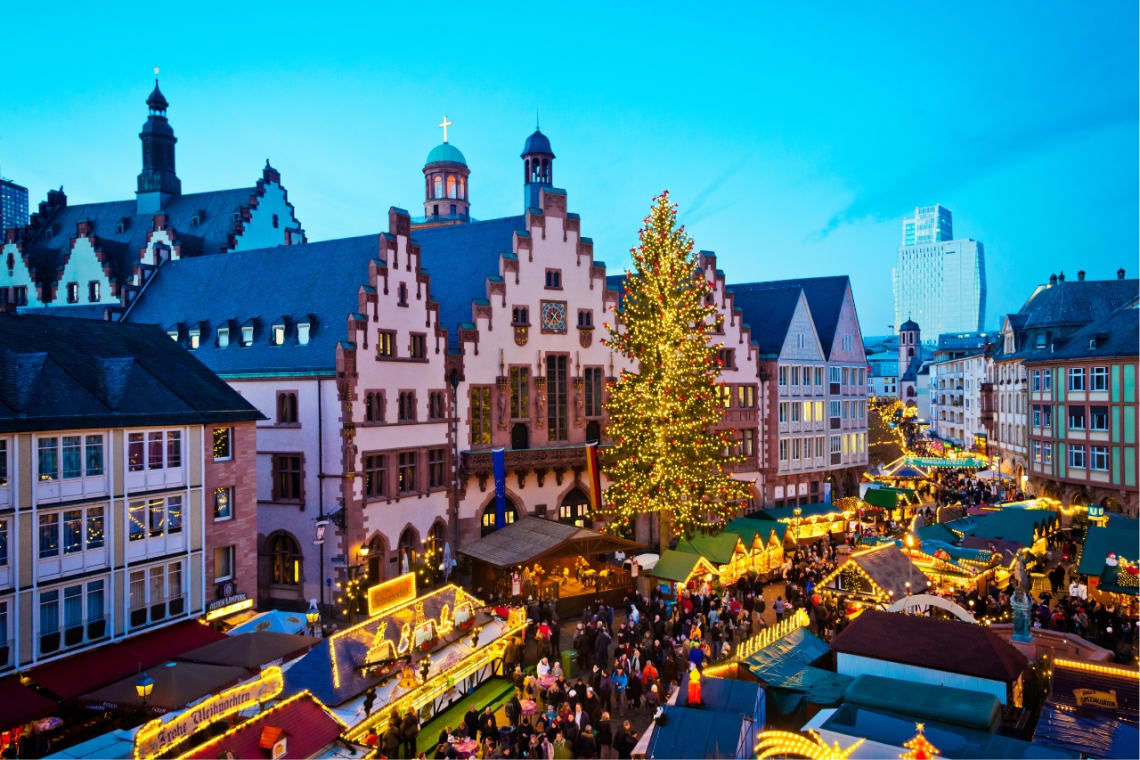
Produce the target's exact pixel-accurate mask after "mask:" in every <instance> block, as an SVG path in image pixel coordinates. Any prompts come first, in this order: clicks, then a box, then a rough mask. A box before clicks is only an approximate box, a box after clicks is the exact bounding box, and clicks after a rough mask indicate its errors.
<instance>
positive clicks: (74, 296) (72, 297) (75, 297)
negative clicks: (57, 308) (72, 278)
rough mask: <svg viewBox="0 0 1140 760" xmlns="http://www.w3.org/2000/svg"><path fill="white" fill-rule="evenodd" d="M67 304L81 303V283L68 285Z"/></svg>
mask: <svg viewBox="0 0 1140 760" xmlns="http://www.w3.org/2000/svg"><path fill="white" fill-rule="evenodd" d="M67 302H68V303H79V283H78V282H69V283H67Z"/></svg>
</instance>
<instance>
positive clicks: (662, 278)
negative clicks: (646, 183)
mask: <svg viewBox="0 0 1140 760" xmlns="http://www.w3.org/2000/svg"><path fill="white" fill-rule="evenodd" d="M676 222H677V207H676V204H673V203H670V202H669V194H668V192H665V193H662V194H661V195H659V196H658V197H657V198H655V199H654V204H653V207H652V209H651V210H650V212H649V216H648V217H646V219H645V222H644V226H643V227H642V229H641V231H640V233H639V239H640V244H639V245H638V246H637V247H636V248H634V249H632V251H631V253H632V256H633V271H632V272H630V273H628V274H627V276H626V278H625V284H624V289H625V293H624V295H623V297H622V303H621V311H620V314H615V322H617V324H613V325H611V324H610V323H608V322H607V323H606V324H605V325H604V327H605V328H606V329H607V330H608V331H609V336H608V337H607V338H605V339H604V340H603V342H604V344H605V345H606V346H608V347H609V348H611V349H613V350H614V351H616V352H618V353H620V354H622V355H623V356H625V357H627V358H629V359H630V360H632V361H633V362H634V363H636V365H637V368H638V369H637V373H636V374H635V373H633V372H628V371H623V372H622V373H621V376H620V377H619V378H618V379H617V381H616V382H615V383H614V384H613V385H612V386H611V388H610V400H609V404H608V405H607V411H608V413H609V419H610V424H609V434H610V437H611V438H612V439H613V441H614V448H613V451H612V453H611V455H610V456H608V457H606V463H605V472H606V476H607V478H608V479H609V482H610V484H611V485H610V486H609V487H608V488H606V492H605V500H604V501H605V504H604V505H603V507H602V509H601V510H600V512H601V513H602V514H603V515H606V516H608V517H610V518H611V520H610V522H609V523H608V525H607V528H608V529H609V530H611V531H613V532H616V533H621V534H625V535H628V534H629V533H630V531H631V530H632V526H633V520H634V519H635V517H636V516H637V515H639V514H652V515H657V518H658V520H659V523H660V527H661V530H660V537H661V544H662V547H663V548H664V547H667V545H668V543H669V540H670V538H671V537H672V535H673V533H674V532H677V533H681V534H684V535H686V536H691V535H692V534H693V533H694V532H696V531H697V530H701V529H709V528H717V527H720V526H722V525H723V524H724V522H725V521H726V519H728V518H729V517H731V516H732V515H733V514H735V512H736V511H737V510H738V509H739V506H740V504H741V503H742V502H743V501H744V500H746V499H747V498H748V496H749V491H750V487H749V485H748V484H747V483H743V482H740V481H737V480H734V479H732V478H731V477H729V476H728V475H727V474H726V472H725V465H727V464H730V463H733V462H738V461H741V458H740V457H738V456H730V455H728V456H726V454H725V452H726V451H727V450H729V449H730V448H731V447H732V446H733V444H734V443H735V442H736V441H735V439H736V436H737V432H736V431H735V430H719V431H717V430H713V428H714V427H715V426H716V425H718V424H719V423H720V421H721V419H722V417H723V416H724V405H723V401H722V400H721V399H722V396H721V394H722V393H723V392H724V391H723V388H724V387H725V386H724V384H723V383H722V382H720V371H721V361H720V359H719V358H718V356H717V351H718V350H719V349H720V348H721V347H722V346H721V344H719V343H712V342H711V341H710V339H711V338H712V336H713V335H715V334H717V333H719V329H720V322H721V317H720V315H719V314H718V312H717V309H716V307H715V306H713V305H712V304H710V303H709V302H708V300H707V296H708V295H709V294H710V293H711V292H712V289H713V285H714V284H713V283H711V282H709V281H708V280H706V279H705V277H704V275H703V274H702V272H701V269H700V266H699V262H698V259H697V255H696V253H695V251H694V248H693V241H692V239H691V238H690V237H688V236H687V235H686V234H685V228H684V227H683V226H682V227H678V226H677V224H676Z"/></svg>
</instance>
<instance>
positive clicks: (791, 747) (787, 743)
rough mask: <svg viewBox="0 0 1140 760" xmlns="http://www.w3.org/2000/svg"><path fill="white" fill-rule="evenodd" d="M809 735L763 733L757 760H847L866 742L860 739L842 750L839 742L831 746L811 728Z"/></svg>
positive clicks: (758, 742)
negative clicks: (771, 759)
mask: <svg viewBox="0 0 1140 760" xmlns="http://www.w3.org/2000/svg"><path fill="white" fill-rule="evenodd" d="M807 733H808V735H809V736H804V735H802V734H797V733H793V732H791V731H761V732H760V736H759V737H758V738H759V741H757V743H756V758H757V760H765V759H766V758H769V757H793V756H795V757H806V758H808V760H847V758H849V757H851V755H852V753H854V752H855V750H857V749H858V748H859V746H860V745H862V744H863V742H865V741H866V739H858V740H856V741H855V743H854V744H852V745H851V746H849V747H847V748H846V749H840V747H839V742H838V741H837V742H835V744H831V745H829V744H828V743H827V742H825V741H824V740H823V739H822V738H821V737H820V735H819V734H817V733H816V732H815V731H812V730H811V729H810V728H809V729H808V730H807ZM809 737H810V738H809Z"/></svg>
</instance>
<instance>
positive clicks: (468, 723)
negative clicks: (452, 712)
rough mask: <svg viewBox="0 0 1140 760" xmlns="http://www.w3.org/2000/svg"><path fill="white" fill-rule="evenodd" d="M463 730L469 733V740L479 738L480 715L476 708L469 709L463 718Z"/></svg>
mask: <svg viewBox="0 0 1140 760" xmlns="http://www.w3.org/2000/svg"><path fill="white" fill-rule="evenodd" d="M463 728H464V730H466V732H467V738H468V739H474V738H476V737H478V736H479V713H478V712H477V711H476V710H475V706H474V705H472V706H471V707H468V708H467V712H466V713H465V714H464V716H463Z"/></svg>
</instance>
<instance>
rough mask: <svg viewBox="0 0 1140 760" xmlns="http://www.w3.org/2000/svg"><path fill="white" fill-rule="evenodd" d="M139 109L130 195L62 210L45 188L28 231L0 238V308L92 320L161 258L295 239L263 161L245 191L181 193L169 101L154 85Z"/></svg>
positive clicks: (293, 224)
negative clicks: (139, 162) (145, 111)
mask: <svg viewBox="0 0 1140 760" xmlns="http://www.w3.org/2000/svg"><path fill="white" fill-rule="evenodd" d="M147 104H148V106H149V108H150V115H149V117H148V119H147V123H146V124H145V125H144V127H143V131H142V133H141V134H140V135H139V137H140V139H141V141H142V146H143V171H142V173H141V174H140V175H139V181H138V190H137V192H136V197H135V199H133V200H122V201H109V202H102V203H87V204H81V205H77V206H76V205H71V206H69V205H68V202H67V195H66V194H65V193H64V192H63V189H62V188H60V189H59V190H53V191H50V192H49V193H48V196H47V200H45V201H44V202H43V203H41V204H40V206H39V211H38V212H37V213H35V214H33V215H32V217H31V220H30V222H29V224H28V225H27V226H25V227H20V228H15V229H10V230H6V231H5V232H4V239H3V251H2V253H3V256H4V259H5V263H6V265H7V266H6V267H5V268H4V269H0V303H5V304H13V305H15V306H16V307H44V306H49V307H57V306H58V307H77V306H83V307H85V308H84V309H83V310H82V311H73V312H67V313H68V314H69V315H71V316H77V315H82V316H100V315H101V314H102V311H103V309H104V308H105V307H116V306H119V305H125V304H126V303H127V302H129V298H130V297H131V295H132V294H133V289H134V288H136V287H137V286H140V285H142V283H143V282H144V281H145V276H146V274H147V273H148V272H149V270H150V268H152V267H155V266H157V265H158V264H160V263H161V262H162V261H165V260H168V259H179V258H184V257H191V256H200V255H206V254H214V253H224V252H227V251H234V250H245V249H250V248H263V247H268V246H276V245H292V244H296V243H301V242H304V239H305V238H304V232H303V231H302V229H301V225H300V222H298V221H297V219H296V216H295V214H294V211H293V206H292V204H291V203H289V198H288V194H287V193H286V191H285V189H284V188H283V187H282V186H281V176H280V174H279V173H278V171H277V170H276V169H274V168H273V167H272V166H270V165H269V162H268V161H266V162H265V168H264V170H263V171H262V175H261V178H260V179H258V181H257V182H256V183H255V184H254V185H253V186H252V187H245V188H236V189H233V190H219V191H210V192H204V193H191V194H185V195H184V194H183V193H182V184H181V181H180V180H178V177H177V175H176V174H175V171H174V143H175V142H176V140H175V138H174V134H173V130H172V129H171V128H170V125H169V123H168V122H167V119H166V108H167V105H168V104H167V102H166V99H165V98H164V97H162V93H161V92H159V90H158V87H157V84H156V86H155V90H154V92H152V93H151V96H150V97H149V98H148V99H147ZM21 262H22V264H23V266H22V267H21V266H20V263H21ZM61 313H63V312H61Z"/></svg>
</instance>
